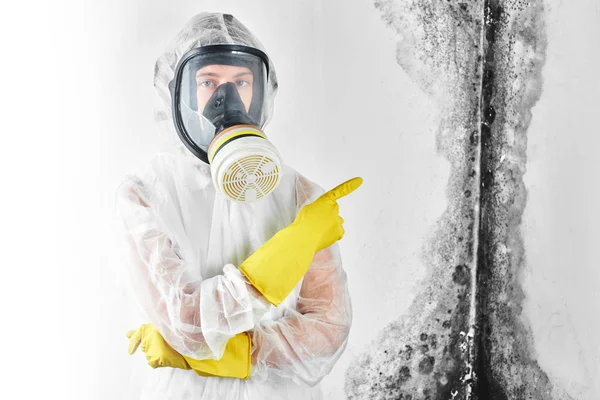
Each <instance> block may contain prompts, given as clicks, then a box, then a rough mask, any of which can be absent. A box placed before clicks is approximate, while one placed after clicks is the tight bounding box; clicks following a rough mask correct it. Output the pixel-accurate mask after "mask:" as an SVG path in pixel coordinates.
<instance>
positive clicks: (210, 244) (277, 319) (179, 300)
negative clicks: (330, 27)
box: [117, 14, 351, 400]
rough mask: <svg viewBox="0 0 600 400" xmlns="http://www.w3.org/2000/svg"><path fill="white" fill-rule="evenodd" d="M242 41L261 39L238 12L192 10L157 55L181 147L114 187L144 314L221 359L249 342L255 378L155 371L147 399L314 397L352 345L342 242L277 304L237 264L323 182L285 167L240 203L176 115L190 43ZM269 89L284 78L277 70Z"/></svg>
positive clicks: (198, 351)
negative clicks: (215, 180) (238, 343)
mask: <svg viewBox="0 0 600 400" xmlns="http://www.w3.org/2000/svg"><path fill="white" fill-rule="evenodd" d="M219 43H239V44H243V45H247V46H255V47H257V48H260V49H262V46H261V45H260V43H259V42H258V41H257V40H256V39H255V38H254V37H253V36H252V35H251V34H250V32H249V31H248V30H247V29H246V28H245V27H244V26H243V25H242V24H241V23H239V21H237V20H236V19H234V18H224V17H223V15H221V14H200V15H198V16H196V17H194V18H193V19H192V20H191V21H190V22H189V23H188V24H187V25H186V27H185V28H184V29H183V30H182V32H181V33H180V34H179V35H178V36H177V38H176V40H175V42H174V44H173V45H172V46H171V48H170V49H169V50H168V51H167V52H166V53H165V54H164V55H163V56H161V57H160V58H159V60H158V61H157V65H156V70H155V71H156V74H155V86H156V88H157V90H158V93H159V95H160V96H161V98H162V100H163V103H162V104H163V106H162V108H160V109H159V110H158V112H157V120H158V122H159V123H161V124H163V128H165V132H166V133H167V135H168V137H169V141H170V143H172V144H174V145H175V149H177V151H176V152H171V151H165V152H163V153H159V154H157V155H156V156H155V157H153V159H152V161H151V162H150V164H149V165H148V167H147V168H143V169H141V170H140V171H139V172H137V173H136V174H133V175H130V176H128V177H127V179H125V180H124V182H123V183H122V184H121V185H120V187H119V190H118V193H117V212H118V216H119V218H120V220H121V221H122V225H123V227H124V228H125V229H124V235H125V242H126V244H127V250H128V254H129V262H128V271H129V274H130V275H131V276H130V281H131V283H132V291H133V293H134V296H135V298H136V300H137V301H138V303H139V306H140V308H141V309H142V310H143V312H144V316H145V320H146V321H147V322H148V323H151V324H152V325H153V326H154V327H156V329H157V331H158V332H160V334H161V336H162V337H163V338H164V339H165V340H166V342H167V343H168V344H169V345H170V346H171V347H172V348H173V349H175V350H176V351H177V352H178V353H180V354H181V355H183V356H185V357H190V358H193V359H197V360H209V359H212V360H217V359H220V358H221V357H222V356H223V354H224V351H225V347H226V344H227V342H228V340H229V339H230V338H232V337H234V336H236V335H237V334H239V333H241V332H248V333H249V335H250V336H251V340H252V353H251V372H250V377H249V379H248V380H242V379H235V378H217V377H202V376H199V375H197V374H196V373H195V372H194V371H192V370H185V369H176V368H157V369H150V368H148V370H149V374H148V381H147V382H146V383H145V385H144V388H143V391H142V398H143V399H161V400H168V399H173V400H176V399H177V400H180V399H195V400H196V399H224V400H227V399H231V400H240V399H248V400H249V399H290V400H293V399H303V400H305V399H317V398H321V395H320V390H319V389H318V383H319V382H320V381H321V379H322V378H323V377H324V376H325V375H327V374H328V373H329V371H330V370H331V369H332V367H333V365H334V364H335V363H336V361H337V360H338V359H339V357H340V356H341V354H342V352H343V351H344V349H345V346H346V343H347V338H348V333H349V329H350V324H351V305H350V299H349V296H348V289H347V281H346V274H345V272H344V270H343V269H342V265H341V259H340V255H339V249H338V245H337V244H334V245H332V246H330V247H328V248H326V249H324V250H322V251H319V252H317V253H316V254H315V256H314V258H313V260H312V263H311V265H310V268H309V270H308V272H307V273H306V274H305V275H304V277H303V279H302V280H301V281H300V282H299V283H298V284H297V285H296V287H295V288H294V290H293V291H292V292H291V293H290V294H289V295H288V296H287V297H286V298H285V299H284V301H283V302H282V303H281V304H280V305H279V306H277V307H275V306H273V305H272V304H270V303H269V302H268V301H267V300H266V299H265V298H264V297H263V296H262V295H261V294H260V292H258V291H257V290H256V289H255V288H254V287H253V286H252V285H251V284H250V282H249V281H248V280H247V279H246V278H245V276H244V275H243V274H242V273H241V272H240V271H239V270H238V268H237V267H238V266H239V265H241V263H242V262H243V261H244V260H245V259H247V258H248V257H249V256H250V255H251V254H253V253H254V252H255V251H256V250H257V249H258V248H260V247H261V246H262V245H263V244H264V243H266V242H267V241H268V240H269V239H270V238H271V237H273V235H275V234H276V233H277V232H278V231H280V230H281V229H283V228H285V227H286V226H288V225H290V224H291V223H292V222H293V221H294V219H295V218H296V216H297V214H298V212H299V210H300V208H301V207H302V206H303V205H305V204H308V203H310V202H312V201H314V200H316V199H317V198H318V197H319V196H320V195H321V194H322V193H323V190H322V189H321V188H319V187H318V186H317V185H315V184H314V183H312V182H311V181H309V180H308V179H306V178H305V177H303V176H302V175H301V174H299V173H298V172H296V171H294V170H293V169H292V168H290V167H288V166H284V174H283V178H282V181H281V183H280V184H279V186H278V187H277V188H276V189H275V190H274V191H273V192H272V194H271V195H269V196H268V197H266V198H264V199H263V200H261V201H260V202H257V203H250V204H243V203H235V202H232V201H231V200H227V199H226V198H225V197H223V196H220V195H218V194H217V193H216V192H215V187H214V185H213V184H212V182H211V172H210V166H209V165H207V164H205V163H203V162H202V161H200V160H199V159H198V158H197V157H195V156H194V155H193V154H191V153H190V152H189V151H187V149H186V148H185V147H184V146H183V144H182V143H181V141H179V139H178V137H177V133H176V132H175V130H174V127H173V121H172V120H171V117H170V116H171V110H170V107H171V103H170V98H169V89H168V83H169V82H170V81H171V80H172V78H173V68H174V67H175V65H176V64H177V62H178V59H179V57H180V56H181V55H182V54H184V53H186V52H187V51H188V50H190V49H191V48H193V47H197V46H202V45H206V44H219ZM268 88H269V90H268V91H267V94H266V97H265V104H266V105H267V108H266V109H267V110H269V112H270V110H271V106H272V103H273V96H274V94H275V91H276V88H277V81H276V78H275V71H274V69H273V67H272V66H270V68H269V83H268Z"/></svg>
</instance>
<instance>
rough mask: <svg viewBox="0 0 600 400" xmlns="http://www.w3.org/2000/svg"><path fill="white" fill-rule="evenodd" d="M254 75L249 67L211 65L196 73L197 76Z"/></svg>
mask: <svg viewBox="0 0 600 400" xmlns="http://www.w3.org/2000/svg"><path fill="white" fill-rule="evenodd" d="M246 74H252V70H250V68H248V67H242V66H237V65H224V64H211V65H206V66H204V67H202V68H200V69H198V70H197V71H196V76H207V75H208V76H223V75H235V76H240V75H246Z"/></svg>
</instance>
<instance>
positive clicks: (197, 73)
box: [196, 71, 219, 77]
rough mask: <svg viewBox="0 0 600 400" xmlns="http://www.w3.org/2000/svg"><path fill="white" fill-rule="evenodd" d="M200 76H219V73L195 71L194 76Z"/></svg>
mask: <svg viewBox="0 0 600 400" xmlns="http://www.w3.org/2000/svg"><path fill="white" fill-rule="evenodd" d="M200 76H219V74H217V73H215V72H200V71H198V72H196V77H200Z"/></svg>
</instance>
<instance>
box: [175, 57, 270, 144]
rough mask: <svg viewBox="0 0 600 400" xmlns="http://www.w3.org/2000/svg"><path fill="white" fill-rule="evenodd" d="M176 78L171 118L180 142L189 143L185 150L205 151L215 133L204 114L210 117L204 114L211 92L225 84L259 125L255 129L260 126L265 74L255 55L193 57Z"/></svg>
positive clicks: (178, 71) (262, 112) (262, 113)
mask: <svg viewBox="0 0 600 400" xmlns="http://www.w3.org/2000/svg"><path fill="white" fill-rule="evenodd" d="M176 79H177V81H176V82H175V83H176V84H175V91H176V93H174V94H175V96H176V99H178V101H177V103H176V109H175V110H174V112H175V115H174V117H175V119H176V124H178V129H179V130H180V132H179V133H180V136H182V140H184V143H185V142H186V141H189V142H188V143H185V144H186V145H187V146H188V148H189V147H190V145H191V146H194V147H196V148H198V149H200V150H201V151H203V152H206V151H207V150H208V146H209V145H210V143H211V141H212V139H213V138H214V137H215V134H216V133H218V132H217V129H218V128H219V127H218V126H215V125H214V123H215V122H214V121H215V120H214V119H212V120H211V119H209V118H207V116H206V115H205V114H208V115H209V116H210V113H205V112H204V111H205V106H206V104H207V102H208V101H209V100H210V99H211V98H212V97H213V94H214V93H215V91H217V89H218V88H219V86H221V85H223V84H226V83H233V84H234V85H235V87H236V88H237V91H238V94H239V99H237V101H239V100H241V102H242V103H243V107H242V108H243V109H245V112H247V113H248V115H249V116H250V117H251V118H252V120H254V121H257V122H259V125H260V126H259V128H260V127H262V125H263V124H264V119H265V118H264V111H263V105H264V98H265V93H266V82H267V74H266V68H265V66H264V63H263V61H262V59H261V58H259V57H258V56H255V55H253V54H248V53H244V52H241V51H222V52H211V53H201V54H195V55H193V56H191V57H189V58H187V59H185V58H184V62H183V63H182V64H181V65H180V66H179V67H178V70H177V72H176ZM213 100H214V99H213ZM224 101H227V100H224ZM211 105H212V106H214V104H211ZM217 106H218V104H217ZM224 106H226V105H224ZM181 131H183V132H181Z"/></svg>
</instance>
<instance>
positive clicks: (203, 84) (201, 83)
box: [200, 81, 213, 88]
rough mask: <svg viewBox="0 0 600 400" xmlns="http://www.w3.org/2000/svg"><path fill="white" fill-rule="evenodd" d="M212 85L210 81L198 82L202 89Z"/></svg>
mask: <svg viewBox="0 0 600 400" xmlns="http://www.w3.org/2000/svg"><path fill="white" fill-rule="evenodd" d="M212 85H213V83H212V81H203V82H200V86H202V87H204V88H208V87H211V86H212Z"/></svg>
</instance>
